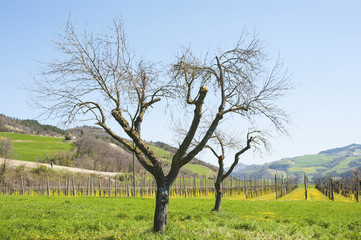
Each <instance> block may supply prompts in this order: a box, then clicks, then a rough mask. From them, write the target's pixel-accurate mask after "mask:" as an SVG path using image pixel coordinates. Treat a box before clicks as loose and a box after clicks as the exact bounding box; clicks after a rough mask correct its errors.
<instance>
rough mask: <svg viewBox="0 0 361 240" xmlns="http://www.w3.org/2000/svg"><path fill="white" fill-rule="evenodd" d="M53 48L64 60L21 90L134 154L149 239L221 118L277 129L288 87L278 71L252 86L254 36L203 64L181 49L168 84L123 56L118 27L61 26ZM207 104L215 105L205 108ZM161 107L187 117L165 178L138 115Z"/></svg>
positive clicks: (258, 57) (257, 66)
mask: <svg viewBox="0 0 361 240" xmlns="http://www.w3.org/2000/svg"><path fill="white" fill-rule="evenodd" d="M56 44H57V47H58V49H59V51H60V52H61V53H63V54H64V55H65V58H64V60H59V61H57V60H55V61H53V62H50V63H46V68H45V70H44V71H43V72H42V75H41V77H40V78H37V79H34V81H33V82H32V85H31V86H30V87H29V88H30V90H31V91H32V93H33V97H34V103H35V104H36V105H37V106H38V107H41V108H43V109H44V110H45V112H46V113H48V114H49V115H51V116H53V117H55V118H63V119H65V120H66V121H67V122H72V121H74V120H76V119H78V117H80V116H81V117H80V119H88V118H85V117H83V116H87V117H89V118H90V119H92V120H95V124H97V125H99V126H100V127H102V128H103V129H104V130H105V131H106V132H107V133H108V134H109V135H111V136H112V137H113V138H114V139H115V140H117V141H118V142H119V143H121V144H123V145H124V146H125V147H126V148H127V149H128V150H129V151H131V152H133V153H134V154H135V155H136V157H137V159H138V161H139V162H140V163H141V165H142V166H143V167H144V168H145V169H146V170H147V171H148V172H149V173H151V174H152V175H153V176H154V178H155V180H156V184H157V195H156V206H155V215H154V231H155V232H163V231H164V230H165V227H166V224H167V222H168V202H169V188H170V186H171V185H172V184H173V182H174V180H175V179H176V177H177V175H178V173H179V171H180V169H181V167H183V166H184V165H186V164H188V163H189V162H190V161H191V160H192V159H193V158H194V157H195V156H196V155H197V154H198V153H199V152H200V151H201V150H202V149H203V148H204V147H205V146H206V144H207V142H208V140H209V139H210V138H211V137H212V136H213V134H214V131H215V130H216V128H217V126H218V124H219V122H220V121H221V120H222V118H223V117H224V116H225V115H227V114H231V113H235V114H239V115H241V116H244V117H250V116H253V115H266V116H268V118H269V119H270V120H271V121H272V122H273V123H274V124H275V125H276V126H277V127H278V129H279V130H281V131H282V130H284V129H283V125H282V124H283V116H286V115H282V114H280V112H281V110H280V109H278V108H277V106H276V105H274V100H275V99H277V98H278V97H280V96H281V95H283V94H284V93H285V92H287V90H288V89H289V87H288V81H287V79H286V78H285V76H284V75H280V73H281V72H280V65H278V64H276V66H275V68H273V69H272V71H271V73H270V74H269V75H268V78H267V79H266V80H265V81H261V84H259V83H258V82H259V81H260V79H261V78H263V77H264V75H265V74H264V73H265V71H264V66H263V64H264V61H263V60H265V54H264V53H263V50H262V48H261V47H260V44H259V41H258V40H257V38H256V37H254V38H252V39H251V41H249V42H246V41H243V39H241V41H239V42H238V43H237V44H236V45H235V47H234V48H233V49H231V50H229V51H224V52H221V53H220V54H218V55H216V56H214V57H212V58H211V57H207V58H206V59H205V60H203V61H200V60H199V59H197V58H196V57H194V56H193V54H192V52H191V51H190V50H189V49H186V50H184V51H183V52H182V53H181V54H180V55H179V56H178V57H176V60H175V63H174V64H172V67H171V69H170V71H168V73H169V76H170V80H169V81H165V80H162V79H165V78H161V77H159V74H160V73H161V71H160V70H158V69H157V68H156V65H155V64H153V63H149V62H146V61H143V60H138V59H137V58H136V57H135V55H134V54H133V53H132V51H130V50H129V48H128V45H127V41H126V37H125V34H124V31H123V26H122V24H121V22H120V21H119V20H115V21H114V24H113V26H112V27H111V28H109V29H108V31H106V32H104V33H101V34H98V35H94V34H92V33H89V32H87V31H84V32H83V33H79V32H78V31H77V30H76V29H75V27H74V26H73V24H72V23H71V22H68V24H67V25H66V26H65V28H64V32H63V34H62V35H61V36H60V40H59V41H58V42H57V43H56ZM209 92H211V93H212V94H208V93H209ZM207 99H210V100H209V101H210V102H213V103H216V105H217V106H216V107H215V108H211V107H210V108H208V107H207V105H206V104H205V101H206V100H207ZM161 100H167V101H168V102H169V103H170V104H174V105H183V104H185V105H186V109H187V110H188V112H185V114H184V115H183V117H184V119H189V122H190V126H189V129H188V130H187V133H186V134H185V136H184V139H183V140H181V142H180V145H179V148H178V149H177V151H176V152H175V153H174V155H173V157H172V162H171V168H170V170H169V171H168V172H165V170H164V168H163V166H162V161H161V159H160V158H159V157H158V156H157V155H156V154H155V152H154V151H152V150H151V148H149V147H148V145H147V144H146V142H145V141H143V139H142V138H141V130H142V129H141V127H142V123H143V120H144V116H145V113H146V112H149V111H150V109H151V108H153V107H156V106H158V107H159V105H157V104H156V103H157V102H159V101H161ZM189 110H190V111H189ZM205 112H207V114H204V113H205ZM212 116H213V117H212ZM110 119H114V120H115V121H116V122H117V123H118V124H119V125H120V126H121V129H122V131H123V133H125V135H126V136H127V138H125V137H122V136H121V135H119V134H117V133H116V132H115V131H114V130H113V129H111V128H110V125H109V120H110ZM203 120H207V121H208V122H210V125H209V126H208V127H207V130H206V131H205V134H204V135H203V136H202V138H201V140H200V141H199V143H198V144H197V145H196V146H193V145H191V143H192V139H193V138H194V136H195V134H196V132H197V129H198V128H199V126H200V124H201V122H202V121H203ZM129 139H130V140H129ZM131 142H134V144H132V143H131Z"/></svg>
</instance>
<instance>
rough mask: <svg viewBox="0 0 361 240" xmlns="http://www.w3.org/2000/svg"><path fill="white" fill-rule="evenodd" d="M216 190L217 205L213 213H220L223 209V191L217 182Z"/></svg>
mask: <svg viewBox="0 0 361 240" xmlns="http://www.w3.org/2000/svg"><path fill="white" fill-rule="evenodd" d="M214 186H215V189H216V204H215V205H214V209H213V211H217V212H219V209H220V208H221V201H222V190H221V183H220V182H216V183H215V184H214Z"/></svg>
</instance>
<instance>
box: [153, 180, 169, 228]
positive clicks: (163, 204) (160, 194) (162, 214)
mask: <svg viewBox="0 0 361 240" xmlns="http://www.w3.org/2000/svg"><path fill="white" fill-rule="evenodd" d="M168 203H169V186H161V187H159V186H158V187H157V196H156V200H155V214H154V232H161V233H162V232H164V230H165V227H166V225H167V223H168Z"/></svg>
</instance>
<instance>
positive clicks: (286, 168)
mask: <svg viewBox="0 0 361 240" xmlns="http://www.w3.org/2000/svg"><path fill="white" fill-rule="evenodd" d="M352 168H361V145H358V144H352V145H349V146H346V147H341V148H335V149H330V150H326V151H322V152H320V153H319V154H311V155H304V156H299V157H294V158H286V159H282V160H279V161H275V162H271V163H267V164H263V165H251V166H247V167H244V166H243V167H242V169H241V170H240V171H236V172H235V173H234V175H236V176H243V175H246V176H249V175H253V176H257V177H272V176H274V175H275V174H279V175H287V174H288V175H295V176H298V177H299V178H300V179H301V178H302V177H303V174H304V173H306V174H307V175H308V177H309V178H310V179H311V180H313V179H314V178H317V177H323V176H329V175H333V176H342V175H345V174H350V172H351V170H352Z"/></svg>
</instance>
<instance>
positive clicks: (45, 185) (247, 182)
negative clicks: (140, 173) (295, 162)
mask: <svg viewBox="0 0 361 240" xmlns="http://www.w3.org/2000/svg"><path fill="white" fill-rule="evenodd" d="M214 182H215V177H214V178H207V177H202V178H199V177H198V178H197V177H195V176H193V177H192V178H189V177H184V176H183V177H179V178H177V179H176V180H175V182H174V183H173V185H172V187H171V189H170V196H174V197H207V196H214V195H215V188H214ZM134 185H135V189H134ZM134 185H133V182H132V178H131V176H121V177H119V176H118V177H114V178H107V177H101V176H95V175H94V176H76V177H75V176H74V175H68V176H62V177H60V176H49V175H43V176H39V177H37V178H35V179H34V178H29V177H28V176H27V175H20V176H18V177H16V178H14V177H11V178H10V177H9V178H2V179H0V194H3V195H4V194H10V195H47V196H116V197H117V196H139V197H154V196H155V194H156V183H155V181H154V180H153V179H152V178H150V177H137V178H136V181H135V184H134ZM295 188H297V179H296V178H284V177H281V176H275V178H274V179H259V178H255V177H250V178H248V179H247V178H246V177H243V178H233V177H231V178H229V180H226V181H224V182H223V183H222V193H223V196H234V195H240V194H244V195H245V196H246V198H247V199H248V198H255V197H259V196H262V195H264V194H269V193H273V192H276V198H280V197H282V196H284V195H286V194H288V193H290V192H291V191H292V190H294V189H295Z"/></svg>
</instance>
